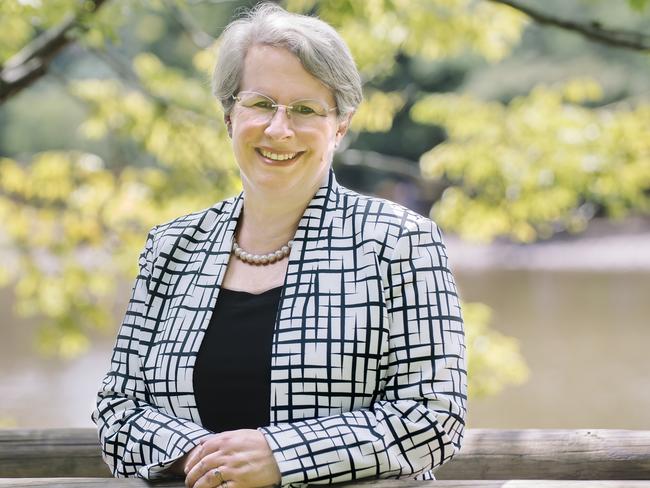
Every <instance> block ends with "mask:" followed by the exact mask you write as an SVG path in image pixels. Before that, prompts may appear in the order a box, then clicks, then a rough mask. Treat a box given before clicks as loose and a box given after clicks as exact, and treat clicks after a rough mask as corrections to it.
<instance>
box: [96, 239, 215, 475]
mask: <svg viewBox="0 0 650 488" xmlns="http://www.w3.org/2000/svg"><path fill="white" fill-rule="evenodd" d="M155 230H156V229H155V228H154V229H153V230H152V232H150V233H149V236H148V237H147V244H146V246H145V249H144V251H143V252H142V254H141V255H140V260H139V265H140V272H139V274H138V276H137V278H136V281H135V285H134V287H133V293H132V296H131V300H130V301H129V304H128V307H127V311H126V314H125V317H124V321H123V323H122V325H121V327H120V330H119V333H118V336H117V340H116V344H115V348H114V349H113V355H112V358H111V364H110V368H109V371H108V373H107V374H106V376H105V377H104V380H103V382H102V386H101V389H100V391H99V393H98V396H97V406H96V408H95V410H94V411H93V413H92V419H93V421H94V422H95V424H96V425H97V428H98V431H99V440H100V443H101V448H102V457H103V458H104V461H105V462H106V463H107V464H108V466H109V468H110V469H111V471H112V473H113V476H115V477H118V478H123V477H142V478H145V479H155V478H161V477H164V476H165V470H166V469H167V468H169V467H170V466H171V465H172V464H173V462H174V461H176V460H177V459H179V458H180V457H182V456H183V455H184V454H185V453H187V452H189V451H190V450H191V449H192V448H193V447H194V446H195V445H196V444H198V441H199V440H200V439H201V438H202V437H205V436H206V435H209V434H211V432H210V431H207V430H205V429H203V427H201V426H200V425H198V424H195V423H193V422H191V421H189V420H186V419H182V418H178V417H175V416H172V415H169V414H168V413H166V412H164V411H163V410H162V409H161V408H160V407H158V406H156V405H155V403H154V402H153V401H152V399H151V398H150V394H149V391H148V389H147V385H146V384H145V381H144V377H143V374H142V369H141V360H140V349H141V345H142V344H141V343H142V342H143V339H144V338H146V336H147V334H149V333H148V332H147V331H148V330H151V324H152V323H154V322H153V321H154V320H155V319H154V318H153V317H150V316H149V311H150V293H149V284H150V280H151V271H152V261H153V258H152V255H153V246H154V234H155Z"/></svg>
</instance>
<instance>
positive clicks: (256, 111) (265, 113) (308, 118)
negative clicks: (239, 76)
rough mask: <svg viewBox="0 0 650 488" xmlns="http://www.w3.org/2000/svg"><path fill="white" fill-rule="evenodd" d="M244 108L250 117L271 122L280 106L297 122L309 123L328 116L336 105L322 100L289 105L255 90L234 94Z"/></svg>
mask: <svg viewBox="0 0 650 488" xmlns="http://www.w3.org/2000/svg"><path fill="white" fill-rule="evenodd" d="M232 98H233V100H235V101H236V102H237V103H239V105H240V106H241V107H242V108H243V109H244V111H245V114H246V115H247V116H248V117H252V118H254V119H255V120H257V121H259V122H264V123H266V122H270V121H271V119H272V118H273V117H274V116H275V113H276V112H277V111H278V109H279V108H280V107H282V108H284V110H285V112H286V114H287V117H288V118H289V119H290V120H291V121H293V122H294V123H295V124H309V123H313V122H315V121H318V120H319V119H321V118H322V117H327V115H328V114H329V113H330V112H333V111H334V110H336V107H331V108H330V107H328V106H327V105H326V104H325V103H324V102H321V101H320V100H312V99H305V100H296V101H294V102H291V103H290V104H289V105H283V104H281V103H277V102H276V101H275V100H273V99H272V98H271V97H269V96H267V95H264V94H262V93H258V92H254V91H241V92H239V93H238V94H237V95H233V96H232Z"/></svg>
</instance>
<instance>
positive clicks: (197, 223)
mask: <svg viewBox="0 0 650 488" xmlns="http://www.w3.org/2000/svg"><path fill="white" fill-rule="evenodd" d="M240 199H241V195H236V196H234V197H231V198H228V199H226V200H222V201H220V202H217V203H215V204H214V205H212V206H211V207H208V208H206V209H203V210H199V211H197V212H192V213H190V214H186V215H182V216H180V217H176V218H174V219H172V220H170V221H168V222H165V223H162V224H159V225H157V226H155V227H154V228H153V229H152V230H151V232H150V234H149V239H150V241H151V242H150V245H151V246H152V247H153V251H154V254H159V252H160V251H161V250H163V249H168V248H169V247H173V246H174V245H175V243H176V242H178V241H179V239H182V238H185V239H186V240H189V241H201V240H206V239H207V238H208V236H209V235H210V234H211V233H212V232H213V231H214V229H215V227H216V226H217V225H218V224H219V222H222V221H224V220H227V219H229V218H230V216H231V215H232V214H233V212H234V211H235V209H236V207H237V204H238V201H239V200H240Z"/></svg>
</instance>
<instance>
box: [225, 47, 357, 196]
mask: <svg viewBox="0 0 650 488" xmlns="http://www.w3.org/2000/svg"><path fill="white" fill-rule="evenodd" d="M242 92H256V93H260V94H263V95H266V96H267V97H269V98H271V99H273V100H274V101H275V102H276V103H278V104H283V105H290V104H292V103H293V102H295V101H297V100H307V99H308V100H317V101H319V102H322V104H323V106H326V107H330V108H331V107H334V106H335V100H334V96H333V94H332V92H331V90H330V89H329V88H327V87H326V86H325V85H324V84H323V83H321V82H320V81H319V80H318V79H317V78H315V77H314V76H312V75H311V74H310V73H308V72H307V71H306V70H305V69H304V68H303V67H302V64H301V63H300V61H299V60H298V58H297V57H296V56H294V55H293V54H292V53H290V52H289V51H287V50H286V49H282V48H277V47H271V46H264V45H255V46H253V47H251V48H250V49H249V51H248V54H247V55H246V59H245V60H244V71H243V76H242V81H241V86H240V91H239V93H242ZM230 122H231V124H232V126H231V134H232V141H233V150H234V153H235V158H236V159H237V163H238V164H239V168H240V172H241V177H242V182H243V185H244V189H245V190H246V191H247V192H253V193H254V194H260V193H269V192H272V193H274V194H286V195H291V196H295V197H298V196H300V195H305V194H306V193H308V192H310V193H311V195H313V193H314V192H315V191H316V189H317V188H318V187H319V186H320V184H321V183H322V181H323V179H324V178H325V175H326V174H327V172H328V169H329V166H330V162H331V160H332V155H333V152H334V149H335V146H336V144H337V143H338V141H339V140H340V139H341V137H343V135H344V134H345V131H346V129H347V121H345V122H341V123H339V122H337V118H336V111H335V110H334V111H331V112H328V114H327V115H326V116H323V117H320V116H315V117H312V118H310V119H309V120H308V121H305V120H298V117H296V116H295V115H293V116H287V112H286V110H285V109H284V108H278V110H277V111H276V112H275V114H274V115H273V116H272V118H271V119H270V120H267V121H263V120H260V119H259V117H255V116H253V115H251V110H250V109H246V108H244V107H243V106H242V104H240V103H236V104H235V106H234V108H233V110H232V112H231V116H230Z"/></svg>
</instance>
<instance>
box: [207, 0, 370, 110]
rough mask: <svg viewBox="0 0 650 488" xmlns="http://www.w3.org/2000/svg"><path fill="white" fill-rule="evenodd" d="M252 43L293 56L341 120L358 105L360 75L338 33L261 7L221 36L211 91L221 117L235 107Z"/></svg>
mask: <svg viewBox="0 0 650 488" xmlns="http://www.w3.org/2000/svg"><path fill="white" fill-rule="evenodd" d="M256 44H261V45H268V46H273V47H281V48H285V49H287V50H288V51H290V52H291V53H293V54H294V55H295V56H296V57H297V58H298V59H299V60H300V62H301V63H302V65H303V67H304V68H305V70H307V71H308V72H309V73H311V74H312V75H313V76H315V77H316V78H318V79H319V80H320V81H321V82H322V83H324V84H325V85H326V86H327V87H329V88H330V89H331V90H332V92H333V94H334V98H335V100H336V106H337V113H338V115H339V118H340V119H342V118H344V117H345V116H347V115H348V114H351V113H353V112H354V111H355V110H356V108H357V107H358V106H359V104H360V103H361V99H362V93H361V76H360V75H359V71H358V70H357V67H356V65H355V63H354V59H352V54H351V53H350V50H349V49H348V46H347V45H346V44H345V41H344V40H343V39H342V38H341V36H340V35H339V34H338V32H336V31H335V30H334V28H332V27H331V26H330V25H329V24H327V23H325V22H323V21H322V20H320V19H317V18H315V17H310V16H307V15H300V14H294V13H290V12H287V11H286V10H284V9H283V8H282V7H280V6H278V5H275V4H273V3H261V4H258V5H257V6H255V7H254V8H252V9H251V10H249V11H248V12H247V13H246V14H245V15H244V17H242V18H240V19H237V20H234V21H233V22H231V23H230V24H228V26H227V27H226V28H225V30H224V31H223V33H222V34H221V45H220V47H219V57H218V60H217V65H216V67H215V69H214V74H213V76H212V90H213V93H214V95H215V96H216V97H217V99H219V101H220V102H221V105H222V107H223V110H224V113H225V114H226V115H228V114H230V111H231V110H232V107H233V105H234V100H233V99H232V95H234V94H236V93H237V91H238V90H239V85H240V84H241V78H242V73H243V70H244V60H245V58H246V54H247V53H248V50H249V49H250V48H251V46H253V45H256Z"/></svg>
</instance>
